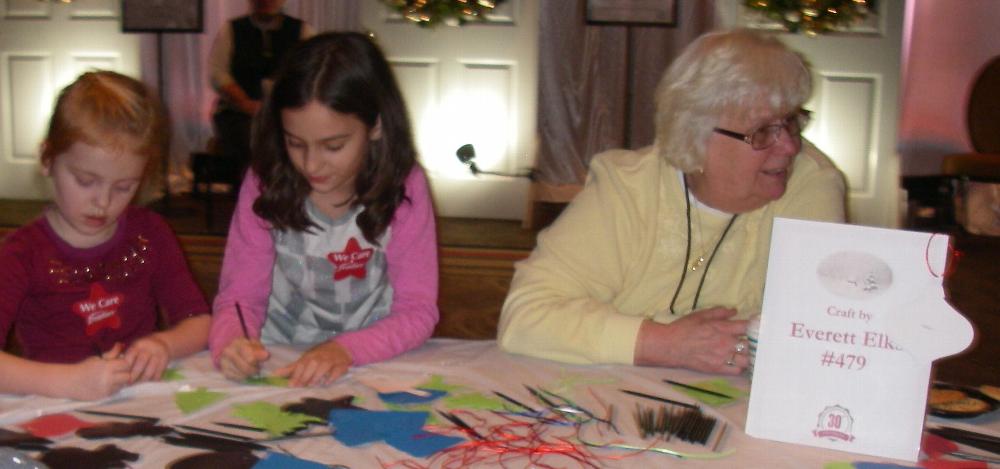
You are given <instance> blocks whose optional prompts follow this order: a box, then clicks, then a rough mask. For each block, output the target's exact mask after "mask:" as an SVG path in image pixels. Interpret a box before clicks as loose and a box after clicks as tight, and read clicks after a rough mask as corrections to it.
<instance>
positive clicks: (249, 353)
mask: <svg viewBox="0 0 1000 469" xmlns="http://www.w3.org/2000/svg"><path fill="white" fill-rule="evenodd" d="M270 356H271V354H270V352H268V351H267V348H265V347H264V344H262V343H260V341H258V340H250V339H245V338H243V337H240V338H237V339H234V340H233V341H232V342H230V343H229V345H227V346H226V348H225V349H223V350H222V355H220V356H219V369H220V370H221V371H222V374H223V376H225V377H226V378H229V379H231V380H233V381H243V380H245V379H247V378H249V377H250V376H254V375H256V374H257V373H259V372H260V364H261V362H263V361H265V360H267V359H268V358H270Z"/></svg>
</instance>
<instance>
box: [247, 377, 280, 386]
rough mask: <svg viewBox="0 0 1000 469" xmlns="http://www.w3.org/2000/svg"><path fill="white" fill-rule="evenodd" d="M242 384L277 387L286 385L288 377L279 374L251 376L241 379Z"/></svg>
mask: <svg viewBox="0 0 1000 469" xmlns="http://www.w3.org/2000/svg"><path fill="white" fill-rule="evenodd" d="M243 384H249V385H251V386H275V387H279V388H287V387H288V378H282V377H280V376H251V377H249V378H247V379H246V380H244V381H243Z"/></svg>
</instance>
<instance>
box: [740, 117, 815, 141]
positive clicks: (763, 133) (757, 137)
mask: <svg viewBox="0 0 1000 469" xmlns="http://www.w3.org/2000/svg"><path fill="white" fill-rule="evenodd" d="M808 123H809V114H808V113H807V111H798V112H795V113H793V114H791V115H789V116H786V117H785V118H784V119H782V120H781V123H780V124H771V125H766V126H764V127H761V128H759V129H757V130H756V131H755V132H754V133H753V134H752V135H751V136H750V146H751V147H752V148H753V149H754V150H763V149H765V148H768V147H770V146H771V145H774V144H775V142H777V141H778V137H780V136H781V130H782V129H785V130H787V131H788V136H789V137H792V138H798V137H799V136H800V134H801V133H802V129H803V128H805V126H806V124H808Z"/></svg>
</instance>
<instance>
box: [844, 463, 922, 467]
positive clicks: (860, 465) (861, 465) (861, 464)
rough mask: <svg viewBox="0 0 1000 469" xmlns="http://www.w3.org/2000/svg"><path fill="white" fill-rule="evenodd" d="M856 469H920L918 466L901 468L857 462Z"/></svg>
mask: <svg viewBox="0 0 1000 469" xmlns="http://www.w3.org/2000/svg"><path fill="white" fill-rule="evenodd" d="M854 469H920V468H919V467H917V466H900V465H899V464H892V463H880V462H855V463H854Z"/></svg>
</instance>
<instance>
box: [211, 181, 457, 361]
mask: <svg viewBox="0 0 1000 469" xmlns="http://www.w3.org/2000/svg"><path fill="white" fill-rule="evenodd" d="M405 188H406V199H405V200H404V201H403V203H402V204H401V205H400V206H399V207H398V208H397V209H396V213H395V214H394V216H393V219H392V223H391V224H390V226H389V229H388V230H387V234H386V235H384V236H383V237H382V238H380V241H383V244H384V256H385V264H386V270H387V273H388V283H389V286H390V287H391V293H390V295H391V301H390V302H389V308H388V312H387V313H386V314H384V315H379V316H380V317H379V318H378V319H377V320H374V321H371V322H369V323H366V324H364V325H362V326H361V327H358V328H356V329H351V327H348V328H347V330H345V331H343V332H341V333H339V334H336V335H335V336H333V337H332V338H331V339H330V340H334V341H336V342H337V343H339V344H340V345H342V346H344V348H346V349H347V351H348V352H349V353H350V354H351V358H352V359H353V362H354V365H363V364H366V363H371V362H376V361H381V360H386V359H389V358H392V357H394V356H396V355H399V354H401V353H403V352H406V351H407V350H410V349H413V348H415V347H418V346H420V345H421V344H423V343H424V341H426V340H427V338H429V337H430V335H431V333H432V332H433V329H434V325H435V324H436V323H437V320H438V309H437V292H438V264H437V239H436V232H435V228H434V212H433V207H432V204H431V199H430V194H429V191H428V188H427V180H426V178H425V176H424V173H423V171H422V170H421V169H420V168H419V167H417V168H414V170H413V171H412V172H411V173H410V175H409V176H408V177H407V179H406V182H405ZM259 195H260V188H259V181H258V179H257V177H256V176H255V175H253V174H250V175H249V176H248V177H247V178H245V179H244V183H243V185H242V187H241V188H240V194H239V200H238V202H237V206H236V211H235V213H234V214H233V219H232V221H231V223H230V228H229V236H228V239H227V242H226V251H225V257H224V259H223V263H222V274H221V277H220V280H219V292H218V295H216V297H215V301H214V303H213V317H212V329H211V335H210V337H209V347H210V349H211V351H212V356H213V358H214V359H215V360H216V363H218V359H219V355H220V354H221V353H222V350H223V349H224V348H225V347H226V346H227V345H229V343H230V342H231V341H232V340H233V339H235V338H237V337H240V336H242V334H243V332H242V329H241V326H240V321H239V317H238V315H237V313H236V304H237V303H239V305H240V309H241V310H242V312H243V316H244V319H245V320H246V323H247V324H246V325H247V330H248V333H249V334H250V336H251V337H252V338H260V336H261V330H262V328H263V327H264V325H265V321H266V320H267V319H268V316H267V315H268V310H269V305H270V306H271V307H272V308H273V307H274V305H275V304H277V303H281V301H280V299H279V300H276V299H275V298H272V296H273V295H274V294H275V291H274V289H273V286H274V285H275V282H276V281H277V282H279V283H280V281H281V279H275V277H274V272H275V262H276V260H277V258H278V257H279V256H278V255H277V253H276V246H275V240H276V236H278V235H279V233H275V232H272V229H271V228H270V226H269V224H268V223H267V222H266V221H265V220H263V219H261V218H260V217H258V216H257V215H256V214H255V213H254V212H253V208H252V207H253V202H254V201H255V200H256V199H257V197H258V196H259ZM352 223H353V220H352ZM386 238H388V243H384V241H385V239H386ZM361 242H362V243H365V241H364V240H363V239H362V240H361ZM336 254H340V253H337V252H331V253H330V255H336ZM331 262H332V258H331ZM341 273H348V274H349V273H350V272H349V271H345V272H341ZM336 279H340V280H343V279H342V278H341V275H340V274H339V273H338V274H335V275H334V276H333V278H331V279H330V280H331V282H333V281H334V280H336ZM333 290H334V289H330V290H328V291H330V292H332V291H333ZM330 294H332V293H330ZM272 314H273V313H272ZM285 319H286V320H287V318H285Z"/></svg>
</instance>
